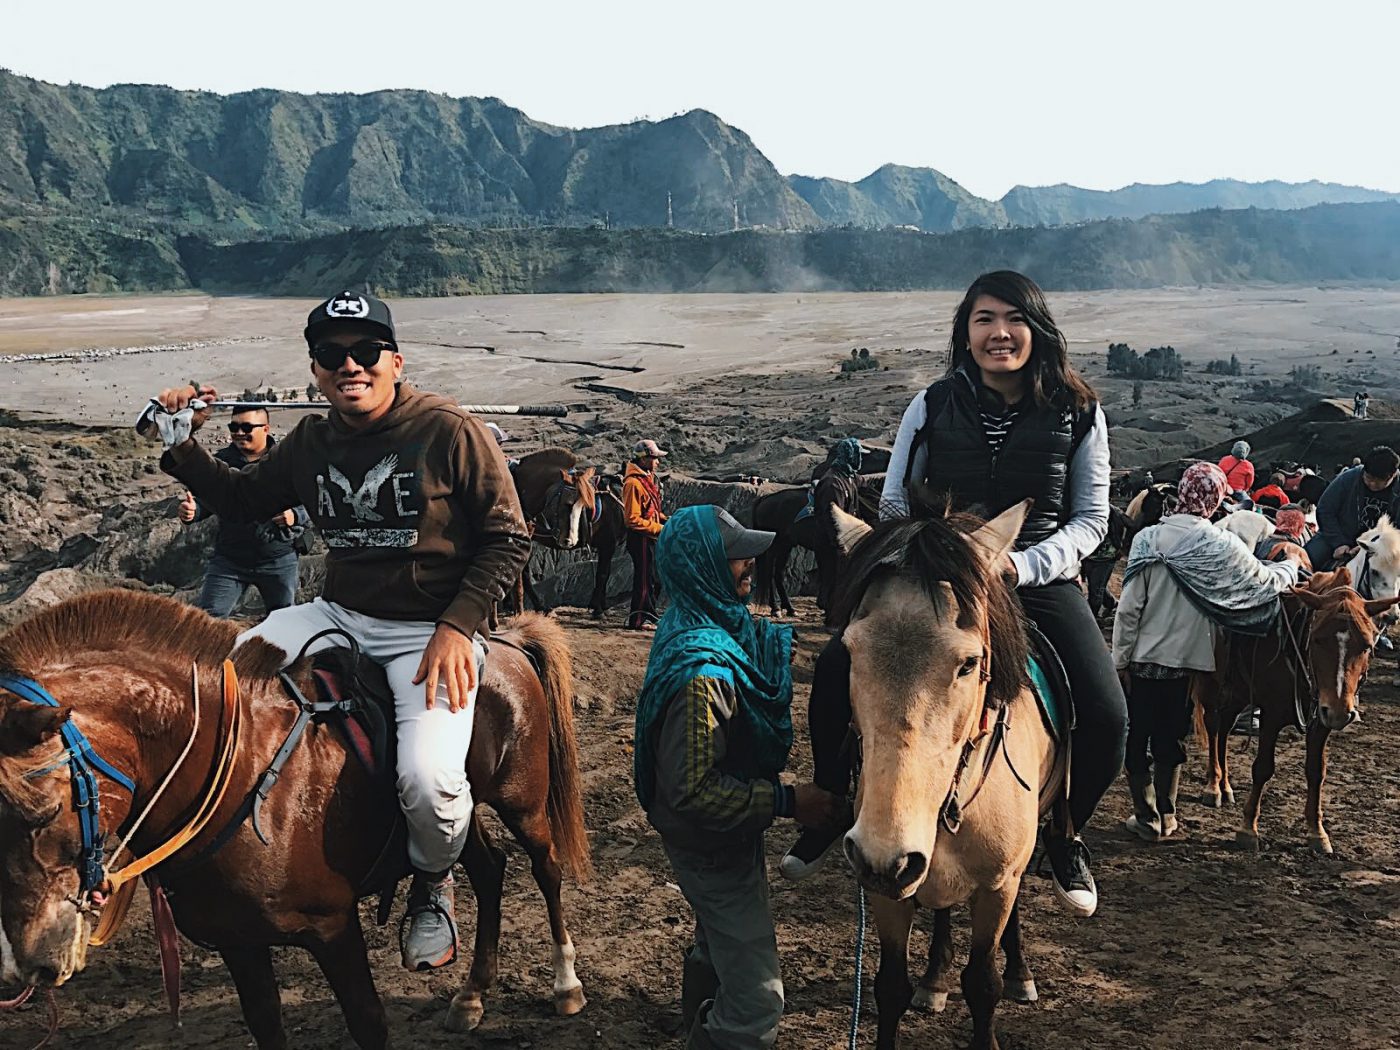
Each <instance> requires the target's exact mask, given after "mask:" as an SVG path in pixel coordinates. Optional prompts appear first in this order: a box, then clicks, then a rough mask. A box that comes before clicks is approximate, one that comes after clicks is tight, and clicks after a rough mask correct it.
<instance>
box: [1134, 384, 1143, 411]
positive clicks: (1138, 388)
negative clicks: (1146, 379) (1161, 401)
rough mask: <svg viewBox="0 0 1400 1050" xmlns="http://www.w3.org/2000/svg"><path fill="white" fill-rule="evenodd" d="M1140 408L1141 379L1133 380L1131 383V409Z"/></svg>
mask: <svg viewBox="0 0 1400 1050" xmlns="http://www.w3.org/2000/svg"><path fill="white" fill-rule="evenodd" d="M1141 406H1142V380H1141V379H1135V380H1134V381H1133V407H1134V408H1140V407H1141Z"/></svg>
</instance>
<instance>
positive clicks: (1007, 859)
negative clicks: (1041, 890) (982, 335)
mask: <svg viewBox="0 0 1400 1050" xmlns="http://www.w3.org/2000/svg"><path fill="white" fill-rule="evenodd" d="M1028 506H1029V502H1027V503H1023V504H1019V505H1017V506H1015V507H1013V508H1011V509H1010V510H1008V511H1006V512H1005V513H1003V514H1001V515H999V516H998V517H996V518H995V519H993V520H992V521H990V522H988V523H986V524H985V525H981V524H980V523H978V524H979V525H980V527H977V528H976V529H975V531H961V530H960V529H959V528H957V527H954V524H950V523H949V522H945V521H942V520H939V519H930V520H920V521H895V522H886V523H883V524H881V525H877V526H875V527H873V528H872V527H871V526H868V525H865V524H864V523H862V522H860V521H858V520H856V519H855V518H852V517H851V516H849V515H845V514H841V513H839V512H838V513H837V520H838V523H839V527H840V535H841V540H842V546H843V548H845V549H847V550H849V551H850V552H851V565H850V571H849V577H848V580H847V582H846V584H845V586H844V588H843V592H842V593H841V595H840V596H839V597H838V601H837V603H836V610H837V612H838V615H839V616H840V618H841V620H842V621H843V622H844V623H845V630H844V635H843V637H844V640H845V644H846V648H847V649H848V650H849V651H850V654H851V709H852V712H853V723H852V729H853V730H854V731H855V733H856V734H857V737H858V739H859V741H860V749H861V756H862V763H863V764H862V769H861V775H860V781H859V788H858V791H857V797H856V821H855V826H854V827H853V828H852V829H851V830H850V832H849V833H847V835H846V838H845V843H844V848H845V852H846V857H847V859H848V860H849V861H850V863H851V867H852V868H853V869H854V871H855V874H856V878H857V879H858V880H859V881H860V883H861V885H862V886H864V887H865V888H866V889H868V890H870V891H871V893H872V896H871V898H870V906H871V911H872V912H873V914H874V916H875V923H876V926H877V928H878V930H879V937H880V969H879V973H878V974H877V976H876V978H875V995H876V1001H877V1003H878V1006H879V1033H878V1041H877V1045H878V1046H879V1047H880V1048H881V1050H892V1048H893V1047H894V1045H895V1037H896V1033H897V1031H898V1027H899V1020H900V1017H901V1016H902V1015H903V1013H904V1011H905V1010H906V1009H907V1008H908V1006H909V1004H910V1001H911V999H912V998H913V989H912V988H911V986H910V983H909V975H908V967H909V960H908V944H909V931H910V926H911V924H912V922H913V918H914V912H915V909H916V908H917V907H918V905H920V904H922V905H924V906H926V907H931V908H935V909H946V908H949V907H951V906H953V905H955V904H960V903H962V902H963V901H967V900H970V901H971V904H972V943H971V952H970V955H969V958H968V963H967V966H966V968H965V969H964V970H963V972H962V991H963V996H964V998H965V999H966V1001H967V1004H968V1008H969V1010H970V1011H971V1013H972V1026H973V1033H972V1046H973V1047H974V1048H975V1050H994V1048H995V1047H996V1046H997V1039H996V1034H995V1031H994V1028H993V1014H994V1013H995V1011H996V1007H997V1003H998V1002H999V1001H1000V999H1001V998H1002V994H1003V991H1004V990H1008V991H1009V990H1011V988H1010V986H1011V985H1012V984H1013V983H1014V984H1015V985H1017V986H1018V988H1019V989H1020V990H1024V991H1028V990H1029V988H1030V987H1033V982H1031V979H1030V973H1029V971H1028V970H1027V969H1025V963H1024V960H1023V959H1022V958H1021V954H1020V938H1019V928H1018V924H1017V923H1016V922H1015V921H1014V916H1015V914H1016V909H1015V905H1016V896H1017V893H1018V891H1019V889H1020V886H1021V877H1022V875H1023V874H1024V872H1025V870H1026V866H1027V864H1029V863H1030V859H1031V853H1032V851H1033V850H1034V848H1035V840H1036V830H1037V827H1038V825H1039V823H1040V818H1041V815H1042V814H1043V813H1044V812H1045V811H1046V809H1047V808H1048V806H1049V803H1050V802H1051V801H1052V800H1054V799H1056V798H1059V797H1060V796H1061V795H1062V792H1060V791H1059V790H1058V788H1059V786H1060V785H1061V784H1062V783H1063V772H1064V756H1063V752H1060V751H1058V750H1057V748H1056V746H1055V743H1054V740H1053V739H1052V738H1051V736H1050V733H1049V732H1048V731H1047V730H1046V728H1045V726H1044V724H1043V722H1042V720H1041V717H1040V714H1039V712H1038V711H1037V708H1036V702H1035V699H1034V696H1033V694H1032V693H1031V689H1030V686H1029V685H1028V683H1027V680H1026V673H1025V667H1026V658H1027V641H1026V636H1025V633H1024V630H1023V628H1022V627H1021V624H1020V620H1019V618H1018V610H1017V606H1016V604H1015V600H1014V598H1013V597H1012V595H1011V592H1010V590H1009V589H1008V588H1007V587H1006V586H1005V584H1004V583H1003V582H1002V578H1001V575H1000V573H998V572H997V571H996V569H997V566H998V565H1000V563H1001V561H1002V559H1003V558H1004V557H1005V555H1006V552H1007V551H1009V550H1010V549H1011V547H1012V545H1013V544H1014V542H1015V540H1016V536H1017V534H1018V533H1019V531H1020V527H1021V523H1022V521H1023V520H1024V519H1025V514H1026V510H1027V508H1028ZM955 524H966V525H967V527H968V528H971V522H970V521H969V522H966V523H963V522H958V523H955ZM946 921H947V919H946V916H941V917H940V924H941V937H940V936H939V931H935V933H936V936H935V946H934V948H933V949H931V951H930V969H929V974H928V975H926V977H925V981H924V985H925V990H927V991H929V992H930V993H931V994H932V995H933V996H934V1005H935V1007H937V1005H938V1002H937V997H938V996H939V995H942V997H943V999H944V1001H946V989H944V988H942V987H940V986H939V984H938V981H939V979H940V976H941V974H940V967H946V965H947V962H948V960H949V959H950V958H951V948H950V943H949V941H948V928H947V925H946ZM999 941H1000V942H1002V943H1003V944H1005V945H1006V948H1007V960H1006V962H1007V969H1006V973H1005V974H1004V975H1002V974H999V973H998V972H997V969H996V965H995V964H996V950H997V944H998V942H999ZM1032 994H1033V993H1032ZM1027 997H1030V996H1029V995H1028V996H1027Z"/></svg>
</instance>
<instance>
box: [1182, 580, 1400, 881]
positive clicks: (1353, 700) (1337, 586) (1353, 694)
mask: <svg viewBox="0 0 1400 1050" xmlns="http://www.w3.org/2000/svg"><path fill="white" fill-rule="evenodd" d="M1351 583H1352V580H1351V573H1350V572H1349V571H1348V570H1346V569H1338V570H1337V571H1335V572H1319V573H1315V574H1314V575H1313V577H1312V579H1310V580H1309V581H1308V583H1307V584H1306V586H1303V587H1297V588H1294V589H1293V590H1292V591H1291V592H1289V593H1287V594H1285V595H1284V596H1283V603H1282V604H1283V610H1282V614H1281V615H1280V616H1279V618H1278V620H1277V622H1276V623H1275V624H1274V625H1273V626H1272V627H1271V628H1270V630H1269V633H1268V634H1267V635H1265V636H1264V637H1262V638H1250V637H1246V636H1244V635H1231V636H1229V637H1228V639H1222V640H1221V641H1220V642H1219V643H1218V644H1217V645H1216V653H1215V665H1216V670H1215V672H1214V673H1212V674H1198V675H1195V676H1194V680H1193V684H1192V689H1193V693H1194V695H1195V697H1196V700H1197V702H1198V703H1199V704H1200V708H1199V714H1200V719H1201V728H1202V729H1203V730H1204V734H1205V737H1206V743H1207V750H1206V754H1207V756H1208V761H1209V763H1210V774H1209V779H1208V781H1207V784H1206V792H1205V802H1206V804H1207V805H1211V806H1219V805H1220V804H1221V803H1222V802H1227V803H1228V802H1234V800H1235V794H1234V790H1233V789H1232V788H1231V786H1230V771H1229V766H1228V749H1227V746H1226V745H1227V744H1228V743H1229V739H1230V737H1229V733H1230V727H1231V726H1233V725H1234V724H1235V719H1236V718H1237V717H1238V716H1239V714H1240V713H1241V712H1243V711H1244V710H1246V709H1247V708H1249V707H1251V706H1254V705H1258V707H1259V752H1258V754H1257V755H1256V756H1255V758H1254V767H1253V770H1252V774H1253V777H1252V779H1253V784H1252V786H1251V788H1250V792H1249V800H1248V801H1247V802H1246V803H1245V808H1244V815H1243V819H1242V820H1241V823H1240V829H1239V831H1238V832H1237V833H1236V839H1237V840H1238V841H1239V842H1240V844H1241V845H1244V846H1248V847H1251V848H1254V849H1257V848H1258V847H1259V809H1260V804H1261V803H1262V801H1263V797H1264V788H1265V787H1266V786H1267V785H1268V782H1269V779H1270V778H1271V777H1272V776H1273V775H1274V752H1275V749H1276V747H1277V745H1278V736H1279V733H1281V732H1282V731H1283V729H1284V728H1285V727H1286V726H1290V725H1295V724H1297V722H1298V721H1299V720H1300V718H1301V720H1302V721H1303V722H1304V723H1305V724H1306V732H1307V748H1308V751H1307V762H1306V769H1307V778H1308V798H1307V803H1306V806H1305V809H1304V823H1305V824H1306V826H1307V835H1308V842H1309V844H1310V845H1311V846H1312V847H1313V848H1314V849H1317V850H1319V851H1321V852H1323V853H1331V852H1332V841H1331V839H1330V838H1329V837H1328V835H1327V831H1326V830H1325V829H1324V828H1323V825H1322V784H1323V781H1324V779H1325V778H1326V776H1327V739H1328V737H1329V736H1330V735H1331V733H1332V732H1333V730H1341V729H1345V728H1346V727H1347V726H1349V725H1350V724H1351V723H1352V722H1354V721H1356V719H1357V718H1358V716H1359V714H1360V712H1359V709H1358V706H1357V692H1358V691H1359V689H1360V687H1361V680H1362V679H1363V678H1365V676H1366V670H1367V668H1368V667H1369V666H1370V662H1371V650H1372V648H1373V647H1374V646H1375V644H1376V636H1377V628H1376V625H1375V622H1374V619H1373V618H1374V617H1376V616H1378V615H1380V614H1381V613H1383V612H1385V611H1386V610H1388V609H1390V608H1392V607H1393V606H1395V605H1396V604H1397V603H1400V598H1377V599H1373V600H1369V601H1368V600H1367V599H1364V598H1362V597H1361V595H1359V594H1358V593H1357V592H1356V591H1354V590H1353V589H1352V587H1351Z"/></svg>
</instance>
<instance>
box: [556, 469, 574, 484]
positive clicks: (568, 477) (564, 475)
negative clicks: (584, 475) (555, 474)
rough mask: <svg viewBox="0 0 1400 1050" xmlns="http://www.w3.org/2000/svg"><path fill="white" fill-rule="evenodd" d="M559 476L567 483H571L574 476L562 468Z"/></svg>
mask: <svg viewBox="0 0 1400 1050" xmlns="http://www.w3.org/2000/svg"><path fill="white" fill-rule="evenodd" d="M559 476H560V477H561V478H563V479H564V480H565V481H571V480H572V479H573V475H572V474H570V473H569V472H568V471H567V470H564V469H562V468H560V471H559Z"/></svg>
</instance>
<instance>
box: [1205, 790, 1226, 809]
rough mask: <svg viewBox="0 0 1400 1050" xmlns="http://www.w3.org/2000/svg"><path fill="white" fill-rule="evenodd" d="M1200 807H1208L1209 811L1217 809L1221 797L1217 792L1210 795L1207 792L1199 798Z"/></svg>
mask: <svg viewBox="0 0 1400 1050" xmlns="http://www.w3.org/2000/svg"><path fill="white" fill-rule="evenodd" d="M1201 805H1203V806H1209V807H1210V808H1211V809H1219V808H1220V805H1221V796H1220V794H1219V792H1215V793H1212V792H1209V791H1207V792H1206V793H1205V794H1203V795H1202V796H1201Z"/></svg>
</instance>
